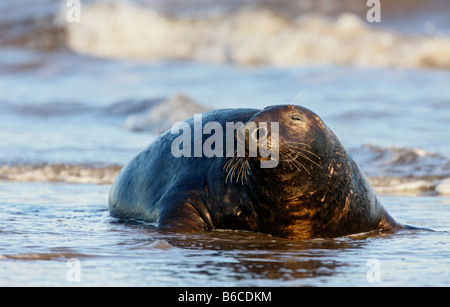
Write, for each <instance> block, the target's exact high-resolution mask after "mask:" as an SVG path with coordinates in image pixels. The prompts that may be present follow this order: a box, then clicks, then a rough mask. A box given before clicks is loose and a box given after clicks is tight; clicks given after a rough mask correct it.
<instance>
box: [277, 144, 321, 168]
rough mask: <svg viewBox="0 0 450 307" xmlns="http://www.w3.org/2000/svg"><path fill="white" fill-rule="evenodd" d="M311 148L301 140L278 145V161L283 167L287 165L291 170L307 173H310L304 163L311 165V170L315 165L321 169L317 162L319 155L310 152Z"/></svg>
mask: <svg viewBox="0 0 450 307" xmlns="http://www.w3.org/2000/svg"><path fill="white" fill-rule="evenodd" d="M311 149H312V147H311V146H310V145H308V144H306V143H302V142H289V143H286V144H284V146H280V162H281V164H282V166H283V168H284V169H286V168H287V167H289V168H290V169H291V170H294V169H296V170H298V171H300V172H302V171H306V172H307V173H308V174H309V175H311V171H310V170H309V169H308V168H307V167H306V166H305V164H304V163H309V164H310V165H312V167H311V170H312V169H313V168H314V167H316V166H317V167H319V168H320V169H322V166H321V165H320V164H319V162H320V160H321V158H320V156H318V155H317V154H315V153H314V152H312V151H311Z"/></svg>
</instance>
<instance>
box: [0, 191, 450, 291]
mask: <svg viewBox="0 0 450 307" xmlns="http://www.w3.org/2000/svg"><path fill="white" fill-rule="evenodd" d="M107 192H108V187H107V186H103V185H92V184H87V185H73V184H61V183H16V182H9V183H4V184H2V187H1V190H0V196H1V199H2V201H1V206H2V208H3V209H2V212H1V220H2V221H3V225H5V226H4V227H2V230H1V235H2V237H3V238H4V239H3V240H2V241H1V244H0V250H1V253H2V257H1V261H0V272H1V275H0V276H1V279H0V284H1V285H2V286H43V285H45V286H72V285H83V286H88V285H89V286H117V285H121V286H187V285H189V286H205V285H208V286H343V285H349V286H436V285H441V286H445V285H447V284H448V281H449V278H450V276H449V274H450V271H449V268H450V260H449V259H450V258H449V247H450V236H449V231H450V222H449V217H450V198H448V197H436V196H433V197H427V196H421V197H398V196H389V197H388V196H386V197H382V198H381V200H382V201H383V202H384V203H385V204H387V206H386V207H387V208H388V210H389V211H390V212H391V213H392V214H393V215H394V216H396V217H397V218H398V219H399V220H400V221H402V222H407V223H411V224H414V225H426V226H428V227H432V228H433V229H434V230H435V231H433V232H429V231H411V230H406V231H399V232H394V233H377V232H376V233H370V234H358V235H353V236H350V237H345V238H337V239H315V240H306V241H296V240H286V239H280V238H274V237H270V236H266V235H262V234H256V233H248V232H230V231H215V232H205V233H198V234H180V233H164V232H159V231H157V230H155V229H154V228H153V227H152V226H150V225H145V224H139V223H135V224H124V223H118V222H117V221H116V220H114V219H112V218H110V217H109V215H108V211H107V209H106V207H105V202H106V197H105V195H107ZM405 206H407V210H405ZM412 219H413V220H412ZM5 238H7V239H6V240H5ZM74 258H75V259H78V260H79V264H80V267H79V268H80V275H79V276H80V281H79V282H77V281H73V279H71V278H73V274H72V271H71V269H72V268H73V267H72V266H67V263H68V260H69V259H74ZM370 259H376V260H377V261H379V264H380V267H379V268H380V274H381V275H380V280H379V281H376V280H375V281H374V280H373V279H372V278H371V277H370V276H372V275H371V274H370V272H369V271H370V269H371V268H372V266H371V265H368V264H370V263H371V262H368V261H369V260H370ZM71 261H73V260H71ZM372 261H373V260H372ZM69 263H70V262H69ZM368 274H369V277H368Z"/></svg>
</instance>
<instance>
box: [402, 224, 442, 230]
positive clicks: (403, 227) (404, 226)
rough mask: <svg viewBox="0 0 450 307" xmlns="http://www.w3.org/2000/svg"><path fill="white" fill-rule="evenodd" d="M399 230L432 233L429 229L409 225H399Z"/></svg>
mask: <svg viewBox="0 0 450 307" xmlns="http://www.w3.org/2000/svg"><path fill="white" fill-rule="evenodd" d="M399 228H400V229H408V230H425V231H434V230H433V229H431V228H425V227H416V226H411V225H406V224H405V225H400V224H399Z"/></svg>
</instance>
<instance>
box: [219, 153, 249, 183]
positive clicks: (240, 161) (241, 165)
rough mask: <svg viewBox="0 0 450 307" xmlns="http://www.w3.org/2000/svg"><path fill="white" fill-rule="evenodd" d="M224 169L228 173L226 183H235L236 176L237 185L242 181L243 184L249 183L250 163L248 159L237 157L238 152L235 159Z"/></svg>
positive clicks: (228, 162) (226, 164) (229, 161)
mask: <svg viewBox="0 0 450 307" xmlns="http://www.w3.org/2000/svg"><path fill="white" fill-rule="evenodd" d="M223 169H224V170H225V171H226V172H227V177H226V178H225V183H227V182H228V179H229V180H230V182H233V178H234V177H235V176H236V183H237V182H239V179H240V181H241V184H244V183H247V180H248V176H249V175H250V172H251V169H250V163H249V162H248V159H246V158H244V157H237V156H236V152H235V153H234V156H233V158H231V159H230V160H228V161H227V163H225V165H224V166H223Z"/></svg>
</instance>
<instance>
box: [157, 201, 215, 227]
mask: <svg viewBox="0 0 450 307" xmlns="http://www.w3.org/2000/svg"><path fill="white" fill-rule="evenodd" d="M168 207H170V209H166V210H164V211H163V212H161V213H160V215H159V218H158V228H161V229H171V230H177V231H188V232H194V231H202V230H208V229H210V228H211V227H210V225H208V223H206V222H205V220H204V219H203V217H202V215H201V214H200V212H199V211H198V210H197V208H196V207H195V206H194V205H193V204H191V203H181V204H178V205H174V206H168Z"/></svg>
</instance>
